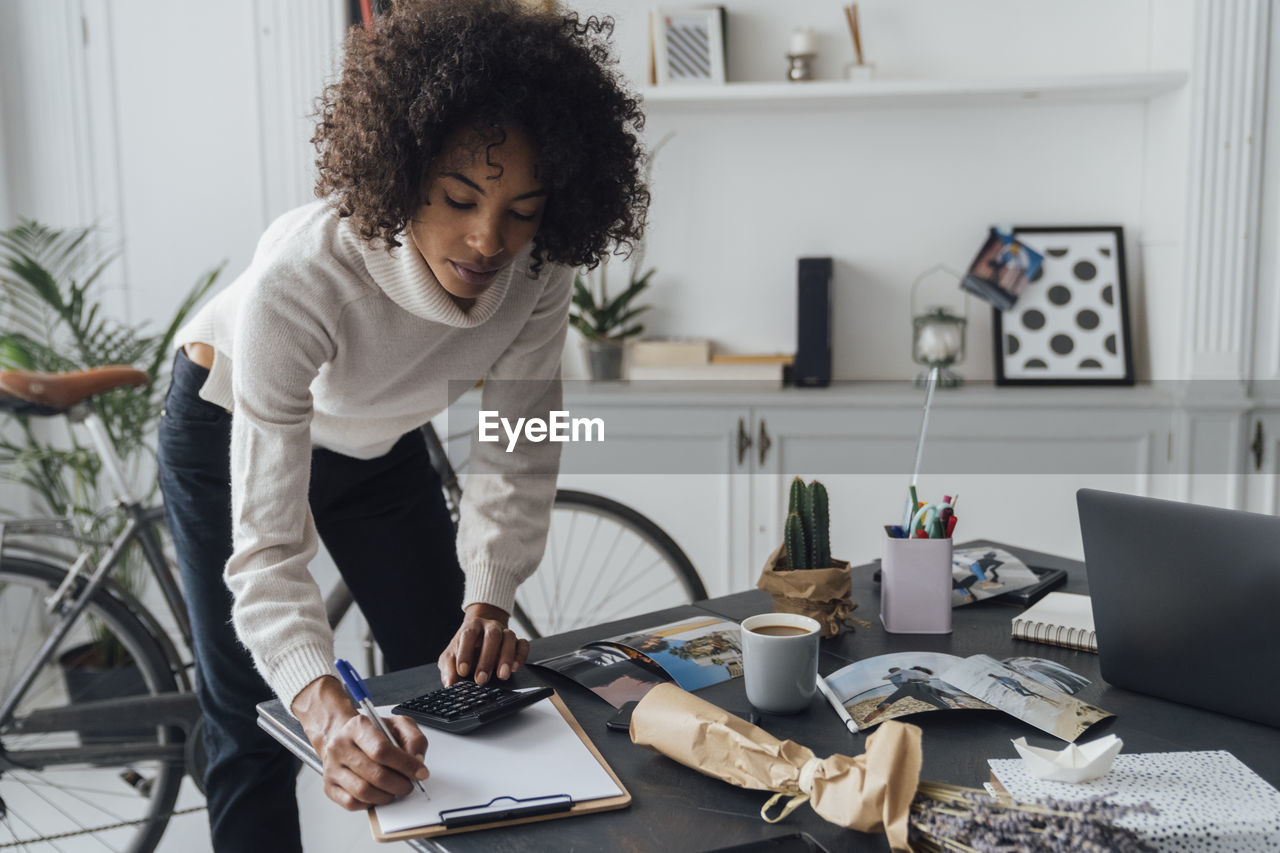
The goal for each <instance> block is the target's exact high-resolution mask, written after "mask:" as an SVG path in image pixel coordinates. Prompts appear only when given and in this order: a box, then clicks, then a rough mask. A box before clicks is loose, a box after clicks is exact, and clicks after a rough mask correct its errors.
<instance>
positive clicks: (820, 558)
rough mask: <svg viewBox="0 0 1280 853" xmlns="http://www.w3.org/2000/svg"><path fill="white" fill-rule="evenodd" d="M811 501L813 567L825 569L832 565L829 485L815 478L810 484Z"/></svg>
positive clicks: (810, 528) (810, 543)
mask: <svg viewBox="0 0 1280 853" xmlns="http://www.w3.org/2000/svg"><path fill="white" fill-rule="evenodd" d="M809 503H810V505H811V506H812V507H813V516H812V519H813V520H812V522H811V523H810V524H809V525H808V527H809V531H808V533H809V546H810V548H811V549H812V552H813V556H812V559H811V560H810V562H809V568H811V569H825V568H826V567H828V566H830V565H831V513H830V509H829V503H828V499H827V487H826V486H824V485H822V484H821V483H819V482H818V481H817V480H814V481H813V482H812V483H810V484H809Z"/></svg>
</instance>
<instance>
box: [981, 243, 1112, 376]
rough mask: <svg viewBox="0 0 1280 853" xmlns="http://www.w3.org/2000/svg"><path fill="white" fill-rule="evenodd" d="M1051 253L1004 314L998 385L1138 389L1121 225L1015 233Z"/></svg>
mask: <svg viewBox="0 0 1280 853" xmlns="http://www.w3.org/2000/svg"><path fill="white" fill-rule="evenodd" d="M1014 235H1015V236H1016V237H1017V238H1018V239H1019V240H1020V241H1022V242H1023V243H1026V245H1027V246H1029V247H1030V248H1032V249H1034V250H1036V251H1037V252H1040V253H1041V254H1042V255H1044V264H1043V266H1042V267H1041V268H1040V272H1039V273H1038V274H1037V275H1036V276H1035V277H1033V278H1032V279H1031V280H1030V281H1029V282H1028V284H1027V288H1026V290H1024V291H1023V293H1022V295H1021V296H1020V297H1019V298H1018V301H1017V303H1015V304H1014V306H1013V307H1012V308H1010V309H1009V310H1008V311H1004V312H996V315H995V331H996V342H997V346H996V350H997V352H998V356H997V359H996V382H997V384H1001V385H1010V384H1028V385H1039V384H1057V385H1132V384H1133V358H1132V354H1131V353H1132V344H1131V342H1130V338H1129V316H1128V304H1127V302H1128V299H1127V292H1126V288H1125V275H1124V272H1125V267H1124V235H1123V232H1122V230H1121V228H1120V227H1119V226H1111V227H1094V228H1066V227H1063V228H1015V229H1014Z"/></svg>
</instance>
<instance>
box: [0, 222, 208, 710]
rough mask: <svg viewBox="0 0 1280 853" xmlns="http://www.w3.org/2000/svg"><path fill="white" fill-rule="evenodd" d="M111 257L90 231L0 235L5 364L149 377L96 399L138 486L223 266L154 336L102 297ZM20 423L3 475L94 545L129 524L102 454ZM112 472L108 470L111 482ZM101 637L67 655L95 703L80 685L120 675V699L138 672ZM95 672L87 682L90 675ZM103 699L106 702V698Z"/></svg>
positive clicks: (41, 425)
mask: <svg viewBox="0 0 1280 853" xmlns="http://www.w3.org/2000/svg"><path fill="white" fill-rule="evenodd" d="M111 260H112V256H111V255H110V254H108V253H104V252H102V251H101V250H99V249H98V248H96V246H95V241H94V239H93V232H92V231H91V230H90V229H69V230H61V229H55V228H50V227H48V226H45V225H42V224H40V223H38V222H35V221H31V220H19V222H18V224H17V225H16V226H14V227H12V228H10V229H8V230H6V231H0V369H9V370H12V369H20V370H35V371H40V372H45V373H59V372H65V371H72V370H83V369H86V368H90V367H99V366H102V365H108V364H130V365H133V366H135V367H138V368H139V369H142V370H145V371H146V373H147V375H148V376H149V377H150V379H151V381H150V382H149V383H147V384H146V385H144V386H142V387H139V388H120V389H117V390H113V391H110V392H107V393H105V394H100V395H98V396H96V397H94V398H93V400H92V401H91V403H90V405H92V406H93V409H94V411H95V413H96V414H97V415H98V417H99V418H101V420H102V423H103V425H104V426H105V427H106V431H107V434H108V436H109V437H110V439H111V442H112V444H113V446H114V448H115V450H116V452H117V453H118V454H119V456H120V459H121V461H122V462H123V463H124V467H125V470H126V472H127V476H129V477H130V478H131V479H132V480H133V481H134V483H133V485H134V486H135V494H141V495H146V494H149V493H152V492H153V491H154V489H155V488H156V484H155V471H154V465H153V464H150V463H151V461H152V458H153V453H154V451H153V450H152V447H151V445H150V439H151V436H152V433H153V432H154V430H155V427H156V425H157V422H158V420H159V417H160V409H161V405H162V403H163V394H164V388H165V387H166V386H167V384H168V383H167V381H166V379H167V373H168V366H169V362H170V360H171V359H172V358H173V338H174V335H175V334H176V333H177V330H178V327H179V326H180V325H181V324H182V323H183V322H184V321H185V319H186V318H187V316H188V315H189V314H190V313H191V311H192V310H193V309H194V308H195V306H196V305H197V303H199V301H200V300H201V299H202V298H203V297H204V296H205V294H206V293H208V291H209V288H210V287H211V286H212V285H213V283H214V280H215V279H216V278H217V275H218V272H219V270H218V269H215V270H212V271H210V272H208V273H206V274H205V275H203V276H202V277H201V278H200V279H199V280H198V281H196V283H195V284H194V285H193V286H192V287H191V289H190V290H189V291H188V292H187V294H186V296H185V297H184V299H183V300H182V302H181V304H180V305H179V306H178V309H177V311H176V313H175V314H174V316H173V318H172V319H171V320H170V322H169V323H168V324H167V325H166V326H165V328H164V329H163V330H161V331H159V332H151V331H150V330H149V329H148V328H147V326H146V324H145V323H143V324H137V325H130V324H127V323H123V322H120V321H118V320H116V319H114V318H112V317H110V316H108V311H107V308H106V306H105V304H104V303H103V301H102V298H101V296H100V290H101V287H100V284H101V276H102V273H103V272H104V270H106V269H107V268H108V266H109V264H110V262H111ZM10 423H11V425H12V426H14V427H16V429H12V428H6V429H4V430H3V431H0V476H3V477H4V478H6V479H8V480H11V481H14V482H17V483H21V484H23V485H25V486H26V487H27V488H28V489H29V490H30V491H31V493H32V495H33V496H34V499H35V503H36V509H37V511H39V512H42V513H45V514H48V515H51V516H56V517H61V518H65V519H67V520H68V521H69V522H70V523H71V524H73V525H74V526H75V528H76V529H77V531H78V532H79V533H80V535H81V536H82V537H83V538H84V540H85V541H91V542H98V543H103V544H105V543H107V542H109V541H110V540H111V539H112V538H113V537H114V536H115V535H116V533H117V532H118V530H116V529H112V525H117V526H118V525H119V524H120V523H121V519H120V517H119V516H118V515H117V514H115V513H108V514H99V510H101V509H102V508H103V507H104V506H106V505H107V504H108V503H109V502H110V501H111V500H112V498H113V495H112V494H111V492H110V485H109V484H108V483H107V482H105V481H104V482H101V483H100V482H99V474H100V472H101V466H100V463H99V461H98V458H97V456H96V455H95V454H94V453H93V452H92V450H91V449H89V448H88V447H86V446H85V445H84V444H82V443H81V442H80V440H79V439H78V438H77V437H76V436H75V435H74V434H70V433H69V432H68V431H64V430H56V429H53V428H52V426H53V425H52V422H50V421H48V420H44V421H41V420H38V419H37V420H34V421H33V420H32V419H30V418H28V417H25V416H15V417H13V418H12V419H11V420H10ZM104 480H105V478H104ZM146 577H147V576H146V573H145V566H144V564H143V563H142V560H141V555H140V554H132V555H128V554H127V555H125V559H124V560H123V561H122V562H121V564H120V566H119V568H118V569H117V570H116V574H115V575H114V579H115V580H116V582H118V583H119V584H120V585H121V586H123V587H124V588H125V589H126V590H128V591H130V592H131V593H133V594H134V595H140V594H141V592H142V585H143V583H144V581H145V579H146ZM92 628H93V631H92V636H93V639H92V640H91V641H90V642H89V643H86V644H84V645H81V646H77V647H75V648H72V649H68V650H66V651H65V652H63V654H62V655H61V657H62V659H63V663H64V668H65V669H67V670H68V672H69V673H70V675H69V676H68V689H69V691H70V692H71V693H72V695H73V696H74V697H76V698H78V699H87V698H89V697H88V696H85V695H84V694H83V690H84V687H83V686H82V685H83V684H86V683H100V682H102V681H103V680H104V679H102V678H100V677H99V675H100V674H101V673H102V672H103V671H115V672H116V677H115V678H114V679H113V680H114V681H115V683H116V692H115V695H128V693H129V691H130V690H131V689H132V688H131V685H133V686H135V687H136V686H137V685H140V684H141V677H140V675H138V674H137V672H136V667H133V671H134V674H133V675H130V673H129V670H130V667H131V661H129V659H128V654H127V652H126V651H125V650H124V648H123V647H122V646H121V645H120V643H119V641H118V640H116V638H115V636H114V634H113V633H112V632H111V631H110V630H109V629H107V628H106V626H103V625H94V626H92ZM86 676H87V678H86ZM96 698H102V697H101V696H99V697H96Z"/></svg>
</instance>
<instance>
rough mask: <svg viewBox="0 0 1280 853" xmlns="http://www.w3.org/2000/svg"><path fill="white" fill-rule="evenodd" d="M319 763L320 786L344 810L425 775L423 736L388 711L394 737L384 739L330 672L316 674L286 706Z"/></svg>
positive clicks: (382, 801)
mask: <svg viewBox="0 0 1280 853" xmlns="http://www.w3.org/2000/svg"><path fill="white" fill-rule="evenodd" d="M290 710H291V711H292V712H293V715H294V716H295V717H297V718H298V722H300V723H302V730H303V731H304V732H305V733H306V735H307V738H308V739H309V740H310V741H311V745H312V746H313V747H315V750H316V754H317V755H319V756H320V761H321V762H322V763H323V765H324V792H325V795H326V796H328V798H329V799H331V800H333V801H334V802H335V803H337V804H338V805H340V806H342V807H343V808H344V809H347V810H349V811H359V810H362V809H367V808H369V806H381V805H386V804H387V803H389V802H391V801H392V800H395V799H397V798H399V797H403V796H404V795H405V794H407V793H409V792H410V791H412V790H413V786H414V780H421V779H426V778H427V776H428V775H430V774H429V773H428V772H427V768H426V765H425V764H424V763H423V758H424V757H425V755H426V753H427V738H426V736H424V735H423V734H422V731H421V730H420V729H419V728H418V726H417V724H415V723H414V722H413V721H412V720H410V719H408V718H406V717H401V716H395V715H393V716H391V717H386V718H384V719H385V721H386V723H387V727H388V728H389V729H391V733H392V734H393V735H395V737H396V739H397V740H398V741H399V742H400V743H399V745H397V744H393V743H390V742H388V741H387V739H386V737H384V736H383V734H382V732H380V731H379V730H378V727H377V726H376V725H374V724H373V722H372V721H370V720H369V719H368V718H367V717H365V716H363V715H362V714H359V713H357V712H356V709H355V705H353V704H352V703H351V700H350V699H349V698H348V697H347V693H346V691H345V690H344V689H343V688H342V685H341V684H340V683H339V682H338V679H336V678H334V677H333V676H328V675H326V676H324V677H323V678H317V679H316V680H315V681H313V682H311V683H310V684H308V685H307V686H306V687H304V688H303V689H302V691H301V692H299V693H298V695H297V696H296V697H294V700H293V704H292V705H291V706H290Z"/></svg>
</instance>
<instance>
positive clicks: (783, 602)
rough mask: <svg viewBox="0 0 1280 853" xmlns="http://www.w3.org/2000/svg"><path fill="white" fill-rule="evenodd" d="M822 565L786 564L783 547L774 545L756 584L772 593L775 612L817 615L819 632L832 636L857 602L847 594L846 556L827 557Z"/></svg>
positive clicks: (844, 623) (841, 627)
mask: <svg viewBox="0 0 1280 853" xmlns="http://www.w3.org/2000/svg"><path fill="white" fill-rule="evenodd" d="M831 562H832V564H833V565H832V566H831V567H830V568H825V569H797V570H789V569H788V568H787V557H786V549H785V548H784V547H783V546H781V545H780V546H778V548H777V550H775V551H774V552H773V553H772V554H771V555H769V559H768V560H766V561H765V564H764V571H763V572H761V573H760V580H759V581H758V582H757V583H756V586H757V587H759V588H760V589H763V590H765V591H766V592H768V593H769V595H771V596H772V597H773V606H774V609H775V610H777V611H778V612H779V613H798V614H800V615H801V616H809V617H811V618H813V619H817V620H818V623H819V624H820V625H822V636H824V637H834V636H835V635H836V634H839V633H840V631H841V630H842V629H843V628H844V627H845V626H846V625H847V624H848V623H849V619H848V617H849V614H851V613H852V612H853V611H854V610H855V609H856V608H857V606H858V603H857V602H856V601H853V600H851V599H850V598H849V590H850V588H851V583H850V577H849V563H848V561H847V560H837V559H835V558H834V557H833V558H832V560H831Z"/></svg>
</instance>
